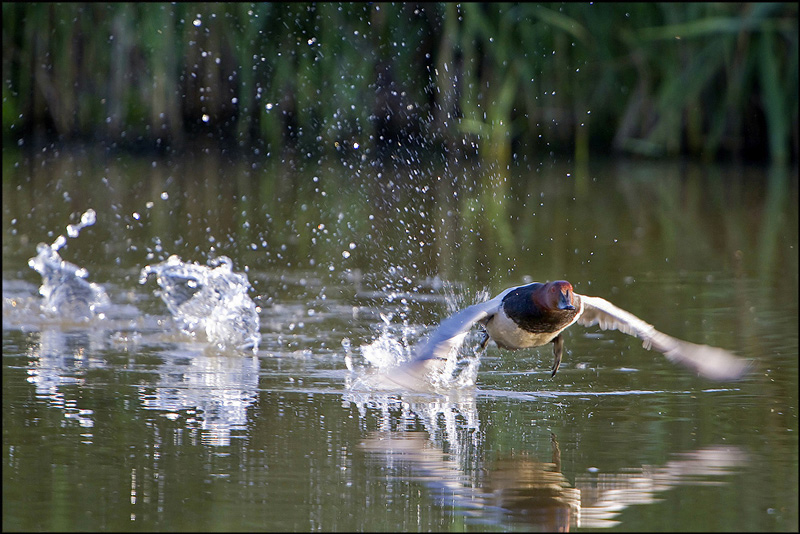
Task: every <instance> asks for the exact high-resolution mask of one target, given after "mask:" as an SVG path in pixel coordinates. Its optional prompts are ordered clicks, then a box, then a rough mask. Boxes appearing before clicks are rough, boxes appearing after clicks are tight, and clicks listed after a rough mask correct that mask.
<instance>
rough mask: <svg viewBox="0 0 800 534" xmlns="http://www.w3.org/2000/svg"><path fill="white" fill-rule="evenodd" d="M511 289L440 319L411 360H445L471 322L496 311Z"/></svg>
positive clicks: (462, 337)
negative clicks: (442, 319)
mask: <svg viewBox="0 0 800 534" xmlns="http://www.w3.org/2000/svg"><path fill="white" fill-rule="evenodd" d="M512 289H514V288H509V289H506V290H505V291H503V292H502V293H500V294H499V295H497V296H496V297H494V298H493V299H491V300H487V301H486V302H481V303H479V304H473V305H472V306H467V307H466V308H464V309H463V310H460V311H458V312H456V313H454V314H453V315H451V316H450V317H448V318H447V319H445V320H444V321H442V322H441V324H440V325H439V326H438V327H436V330H434V331H433V332H432V333H431V335H430V336H428V338H427V339H426V340H424V341H423V342H421V343H419V344H418V345H417V346H416V347H415V349H414V359H413V360H412V361H418V360H432V359H444V360H446V359H447V357H448V355H449V354H450V351H451V350H452V349H453V348H455V347H457V346H459V345H460V344H461V342H462V341H464V337H465V336H466V335H467V332H469V330H470V328H472V325H473V324H475V323H477V322H479V321H482V320H484V319H486V318H487V317H490V316H492V315H494V314H495V313H497V311H498V310H499V309H500V306H501V305H502V304H503V297H505V296H506V294H507V293H508V292H509V291H511V290H512Z"/></svg>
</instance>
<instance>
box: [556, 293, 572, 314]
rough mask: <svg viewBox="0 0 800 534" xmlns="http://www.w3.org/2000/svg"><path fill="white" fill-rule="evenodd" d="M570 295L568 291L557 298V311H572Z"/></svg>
mask: <svg viewBox="0 0 800 534" xmlns="http://www.w3.org/2000/svg"><path fill="white" fill-rule="evenodd" d="M571 297H572V293H570V292H569V291H563V292H562V293H561V296H560V297H559V298H558V309H559V310H574V309H575V306H573V305H572V298H571Z"/></svg>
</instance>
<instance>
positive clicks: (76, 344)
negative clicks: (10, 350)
mask: <svg viewBox="0 0 800 534" xmlns="http://www.w3.org/2000/svg"><path fill="white" fill-rule="evenodd" d="M38 335H39V343H38V344H33V345H31V348H30V349H29V363H28V382H30V383H32V384H34V386H35V387H36V396H37V398H39V399H42V400H45V401H47V402H48V403H49V404H50V405H51V406H53V407H55V408H59V409H61V410H63V411H64V417H65V418H67V419H73V420H76V421H77V422H78V424H79V425H80V426H82V427H84V428H91V427H93V426H94V419H93V415H94V414H93V412H92V410H90V409H86V408H81V407H80V406H79V402H80V395H78V394H77V392H75V393H76V395H75V397H76V398H69V395H68V394H67V393H65V391H64V386H69V385H78V386H81V385H83V384H84V382H85V375H86V372H87V371H88V370H89V369H91V368H93V367H97V366H98V365H102V364H101V363H99V362H98V361H96V360H95V359H94V358H93V357H92V356H91V355H96V354H97V353H98V352H99V350H100V349H102V347H103V345H104V343H105V340H106V337H107V332H105V331H103V330H99V329H91V330H76V331H67V332H65V331H64V330H62V329H60V328H49V327H48V328H43V329H42V330H41V331H40V332H39V333H38Z"/></svg>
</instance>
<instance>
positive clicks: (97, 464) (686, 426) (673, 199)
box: [2, 150, 798, 531]
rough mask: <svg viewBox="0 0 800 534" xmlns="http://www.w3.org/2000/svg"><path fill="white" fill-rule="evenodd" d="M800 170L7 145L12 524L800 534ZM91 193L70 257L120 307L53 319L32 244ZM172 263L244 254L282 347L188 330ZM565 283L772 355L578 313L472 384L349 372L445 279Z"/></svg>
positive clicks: (402, 338)
mask: <svg viewBox="0 0 800 534" xmlns="http://www.w3.org/2000/svg"><path fill="white" fill-rule="evenodd" d="M797 190H798V187H797V171H796V170H794V169H792V170H780V169H777V170H775V169H773V170H765V169H761V168H743V167H734V166H730V167H720V166H695V165H691V164H680V163H653V162H647V161H628V162H600V161H598V162H594V163H593V164H592V165H590V166H589V168H588V169H578V170H576V169H574V168H571V167H570V165H568V164H557V163H544V164H542V165H539V166H535V167H533V168H512V169H510V170H508V171H506V172H505V173H503V174H501V175H499V174H493V173H492V172H490V171H488V170H486V169H485V168H482V167H481V166H480V165H472V164H470V163H467V164H464V165H463V166H460V167H455V166H445V165H437V164H430V165H429V164H421V163H418V162H409V161H403V160H400V159H393V160H388V161H387V162H384V163H383V164H382V165H377V164H372V163H370V162H367V161H362V160H357V159H353V160H351V161H345V162H339V161H337V162H322V163H319V162H306V161H304V160H303V158H301V157H300V158H297V159H295V160H292V161H284V162H278V161H274V162H271V161H264V160H263V159H262V160H249V161H242V160H233V161H231V160H228V159H227V158H225V157H224V156H223V157H218V156H212V155H209V154H204V153H200V154H198V155H196V156H194V157H187V158H180V159H177V158H175V159H170V158H164V159H160V158H143V157H140V158H136V157H131V156H119V155H113V154H111V155H110V154H108V153H105V152H91V151H89V152H86V151H81V150H76V151H72V152H63V153H58V152H57V151H53V150H50V151H48V152H44V153H40V154H38V155H37V156H35V157H26V156H24V155H22V154H18V153H13V152H8V151H6V152H4V157H3V242H2V250H3V528H4V530H131V531H133V530H347V531H351V530H410V531H420V530H468V531H474V530H553V529H556V528H566V527H568V528H572V529H578V528H582V529H592V530H595V529H601V528H610V527H615V528H617V529H620V530H643V531H647V530H692V531H694V530H727V531H733V530H736V531H738V530H750V531H756V530H770V531H787V530H788V531H791V530H797V528H798V507H797V495H798V440H797V431H798V424H797V415H798V414H797V411H798V410H797V409H798V395H797V391H798V305H797V294H798V253H797V246H798V210H797V206H798V202H797V200H798V198H797ZM88 208H93V209H94V210H95V211H96V213H97V223H96V224H95V225H94V226H89V227H87V228H84V229H83V230H82V232H81V234H80V236H79V237H77V238H75V239H69V240H68V242H67V245H66V246H65V247H64V248H63V249H61V251H60V253H61V255H62V257H63V258H64V259H65V260H66V261H69V262H72V263H75V264H76V265H78V266H80V267H84V268H85V269H87V270H88V272H89V276H88V280H89V281H92V282H97V283H98V284H100V285H101V286H102V287H103V288H104V289H105V291H106V293H107V294H108V296H109V298H110V299H111V301H112V306H111V308H110V309H109V310H108V312H107V314H106V317H105V318H103V319H96V320H94V321H91V322H89V323H81V322H75V321H65V320H64V318H61V317H56V318H53V317H46V316H43V315H42V314H41V312H40V311H39V304H40V302H41V297H40V296H39V295H38V293H37V291H38V286H39V285H40V284H41V282H42V281H41V277H40V276H39V275H38V274H37V273H36V272H35V271H33V269H31V268H30V267H29V266H28V264H27V262H28V259H29V258H31V257H33V256H35V255H36V245H37V243H39V242H45V243H48V244H49V243H52V242H53V240H54V239H55V238H56V237H57V236H58V235H60V234H63V233H64V228H65V226H66V225H67V224H69V223H75V222H77V220H78V218H79V217H80V215H81V214H82V213H83V212H84V211H85V210H86V209H88ZM170 254H177V255H179V256H181V258H182V259H183V260H185V261H195V262H198V263H200V264H205V263H206V260H207V259H208V258H209V257H216V256H221V255H225V256H228V257H230V258H231V259H232V261H233V265H234V270H236V271H239V272H244V271H246V273H247V276H248V278H249V281H250V283H251V284H252V286H253V290H252V291H251V292H250V296H251V297H252V298H253V300H254V301H255V302H256V304H258V306H260V313H259V317H260V331H261V343H260V345H259V349H258V351H257V353H255V354H253V353H252V352H249V353H247V352H246V351H245V352H236V351H219V350H215V349H213V348H211V347H209V346H208V345H207V344H204V343H202V342H198V341H194V340H192V339H191V338H188V337H187V336H185V335H182V334H181V333H180V332H178V331H177V330H176V328H175V325H174V324H173V323H172V322H171V319H170V317H169V313H168V311H167V310H166V307H165V305H164V303H163V302H162V301H161V299H160V298H158V297H157V296H156V295H155V294H154V290H156V289H157V286H156V285H155V283H154V282H153V281H152V280H151V281H149V282H148V283H145V284H144V285H140V284H139V274H140V270H141V268H142V267H144V266H145V265H148V264H155V263H157V262H159V261H161V260H164V259H166V258H167V256H169V255H170ZM553 279H566V280H570V281H571V282H572V283H573V285H574V286H575V288H576V291H578V292H580V293H584V294H589V295H597V296H602V297H605V298H608V299H609V300H611V301H612V302H614V303H615V304H617V305H619V306H621V307H622V308H625V309H627V310H629V311H631V312H633V313H635V314H636V315H638V316H640V317H642V318H644V319H645V320H647V321H649V322H651V323H653V324H654V325H655V326H656V327H657V328H659V329H660V330H663V331H665V332H667V333H670V334H672V335H675V336H677V337H681V338H683V339H687V340H690V341H695V342H699V343H707V344H711V345H717V346H722V347H725V348H728V349H730V350H732V351H734V352H736V353H737V354H739V355H741V356H743V357H746V358H750V359H754V360H756V362H757V363H756V368H755V370H754V371H753V372H752V373H750V374H749V375H748V376H747V377H746V378H745V379H744V380H742V381H739V382H735V383H716V382H709V381H707V380H704V379H701V378H698V377H695V376H693V375H692V374H691V373H689V372H687V371H686V370H684V369H682V368H679V367H676V366H674V365H672V364H670V363H669V362H667V361H666V360H665V359H664V358H663V357H662V356H660V355H659V354H657V353H653V352H649V351H646V350H644V349H643V348H642V347H641V344H640V343H639V342H638V341H637V340H635V339H633V338H631V337H628V336H625V335H623V334H620V333H618V332H602V331H600V330H598V329H596V328H590V329H584V328H582V327H580V326H574V327H572V328H571V329H570V330H569V331H568V332H567V334H566V350H567V352H566V355H565V357H564V363H563V364H562V368H561V370H560V371H559V372H558V374H557V375H556V376H555V377H554V378H550V376H549V372H548V369H549V365H550V363H551V359H552V355H551V349H550V347H542V348H539V349H528V350H524V351H518V352H514V353H511V352H506V351H501V350H499V349H497V348H496V347H494V346H490V348H489V349H488V350H487V352H486V353H485V354H484V355H483V356H482V359H481V366H480V372H479V373H478V377H477V381H476V383H475V384H474V386H473V387H466V388H460V389H455V390H453V391H451V392H449V393H443V394H440V395H433V394H430V395H424V394H413V393H410V392H401V393H395V394H388V393H377V392H369V391H364V390H362V389H353V388H352V387H351V386H352V385H353V383H354V382H355V381H356V379H357V378H358V376H360V375H359V373H360V372H361V371H360V369H361V368H368V367H369V363H368V362H367V361H366V358H365V351H367V350H373V352H375V351H378V353H379V354H385V353H386V351H383V353H381V352H380V351H381V350H382V348H385V347H390V348H391V347H400V346H403V345H404V344H405V345H407V344H413V343H414V342H415V341H416V340H417V339H419V338H420V337H422V336H423V335H424V334H425V332H426V331H428V329H429V328H431V327H433V326H435V324H437V323H438V321H440V320H441V319H442V318H443V317H444V316H446V313H447V309H448V308H447V299H448V298H449V299H450V302H451V305H452V304H453V302H457V303H460V304H461V305H466V304H469V303H471V302H472V300H473V298H474V297H475V296H476V295H478V294H479V293H480V292H481V291H483V290H488V292H489V293H490V294H492V295H493V294H496V293H498V292H500V291H501V290H502V289H504V288H506V287H508V286H511V285H518V284H521V283H523V282H527V281H545V280H553ZM448 295H449V296H448ZM470 342H471V343H473V344H477V341H476V338H474V339H473V338H471V339H470ZM348 357H350V359H351V360H352V362H353V367H354V369H355V371H350V370H348V367H347V362H346V360H347V358H348Z"/></svg>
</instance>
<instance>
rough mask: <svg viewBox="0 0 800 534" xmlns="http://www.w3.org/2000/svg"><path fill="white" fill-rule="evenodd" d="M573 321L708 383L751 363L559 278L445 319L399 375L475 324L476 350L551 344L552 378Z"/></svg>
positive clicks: (734, 375) (430, 360) (445, 350)
mask: <svg viewBox="0 0 800 534" xmlns="http://www.w3.org/2000/svg"><path fill="white" fill-rule="evenodd" d="M576 322H577V323H578V324H580V325H583V326H593V325H598V326H600V328H601V329H603V330H608V329H611V330H619V331H620V332H623V333H625V334H628V335H632V336H635V337H638V338H639V339H641V340H642V342H643V346H644V347H645V348H647V349H653V350H656V351H659V352H661V353H663V354H664V355H665V356H666V357H667V359H669V360H670V361H673V362H675V363H678V364H681V365H684V366H686V367H688V368H690V369H692V370H694V371H695V372H697V374H698V375H700V376H704V377H706V378H710V379H713V380H735V379H738V378H740V377H741V376H742V375H743V374H744V373H745V371H746V370H747V369H748V367H749V365H750V364H749V362H747V361H746V360H743V359H741V358H739V357H737V356H735V355H733V354H731V353H730V352H728V351H726V350H724V349H720V348H717V347H710V346H708V345H697V344H694V343H690V342H688V341H683V340H680V339H677V338H674V337H671V336H669V335H667V334H664V333H662V332H659V331H658V330H656V329H655V328H654V327H653V326H652V325H650V324H648V323H646V322H645V321H643V320H641V319H639V318H638V317H636V316H635V315H633V314H632V313H629V312H627V311H625V310H623V309H621V308H618V307H617V306H615V305H613V304H611V303H610V302H608V301H607V300H605V299H602V298H600V297H590V296H587V295H579V294H577V293H575V292H574V291H573V288H572V284H570V283H569V282H567V281H564V280H558V281H554V282H547V283H539V282H534V283H532V284H527V285H524V286H517V287H511V288H508V289H506V290H505V291H503V292H502V293H500V294H499V295H497V296H496V297H494V298H493V299H491V300H488V301H486V302H482V303H479V304H475V305H473V306H469V307H467V308H464V309H463V310H461V311H459V312H457V313H455V314H454V315H452V316H451V317H448V318H447V319H445V320H444V321H442V323H441V324H440V325H439V327H437V328H436V329H435V330H434V331H433V333H432V334H431V335H430V336H429V337H428V338H427V339H426V340H425V341H423V342H422V343H420V344H419V345H418V346H417V347H416V348H415V355H414V359H413V360H412V361H411V362H409V363H408V364H406V367H405V368H404V369H402V371H403V373H401V374H406V375H409V374H411V375H418V374H419V372H421V371H424V370H425V369H429V368H431V367H433V366H435V365H436V364H437V362H443V361H446V360H447V358H448V357H449V354H450V351H451V349H453V348H455V347H457V346H458V345H460V344H461V342H462V341H463V339H464V337H465V336H466V334H467V333H468V332H469V330H470V329H471V328H472V325H473V324H476V323H477V324H478V325H480V326H481V327H482V328H483V331H484V337H483V339H482V340H481V347H485V346H486V344H487V343H488V341H489V340H490V339H491V340H493V341H494V342H495V343H496V344H497V346H498V347H500V348H504V349H510V350H516V349H524V348H528V347H537V346H541V345H545V344H547V343H551V342H552V343H553V355H554V361H553V366H552V369H551V376H555V374H556V372H557V371H558V368H559V365H560V363H561V357H562V354H563V347H564V338H563V336H562V332H563V331H564V330H565V329H567V328H568V327H569V326H571V325H573V324H575V323H576Z"/></svg>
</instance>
